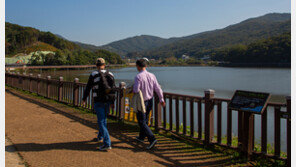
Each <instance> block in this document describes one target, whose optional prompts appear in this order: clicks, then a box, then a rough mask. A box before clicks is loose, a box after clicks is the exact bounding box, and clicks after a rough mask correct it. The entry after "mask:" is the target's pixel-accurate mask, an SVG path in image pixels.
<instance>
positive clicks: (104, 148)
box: [99, 145, 112, 151]
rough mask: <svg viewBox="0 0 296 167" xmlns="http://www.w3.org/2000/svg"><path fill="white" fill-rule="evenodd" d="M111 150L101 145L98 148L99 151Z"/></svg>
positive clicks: (109, 147)
mask: <svg viewBox="0 0 296 167" xmlns="http://www.w3.org/2000/svg"><path fill="white" fill-rule="evenodd" d="M111 149H112V147H111V146H106V145H103V146H101V147H100V148H99V150H100V151H105V150H111Z"/></svg>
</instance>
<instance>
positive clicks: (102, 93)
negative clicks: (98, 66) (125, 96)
mask: <svg viewBox="0 0 296 167" xmlns="http://www.w3.org/2000/svg"><path fill="white" fill-rule="evenodd" d="M99 77H100V81H99V83H98V86H99V88H98V92H97V95H98V100H99V101H102V102H111V101H114V100H115V92H114V90H113V89H114V88H115V82H114V77H113V76H112V75H111V74H110V73H109V71H108V70H106V72H105V73H103V72H101V71H99Z"/></svg>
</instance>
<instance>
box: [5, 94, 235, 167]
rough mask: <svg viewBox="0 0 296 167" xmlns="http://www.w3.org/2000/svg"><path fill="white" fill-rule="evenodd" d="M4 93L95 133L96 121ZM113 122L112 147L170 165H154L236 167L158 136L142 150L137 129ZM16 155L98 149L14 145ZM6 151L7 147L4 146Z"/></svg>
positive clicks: (221, 157)
mask: <svg viewBox="0 0 296 167" xmlns="http://www.w3.org/2000/svg"><path fill="white" fill-rule="evenodd" d="M6 92H7V93H10V94H12V95H14V96H17V97H19V98H21V99H24V100H26V101H28V102H30V103H34V104H36V105H38V106H40V107H44V108H46V109H48V110H51V111H53V112H55V113H58V114H61V115H64V116H65V117H67V118H70V119H72V120H73V121H77V122H80V123H81V124H83V125H85V126H88V127H90V128H93V129H97V123H96V121H95V120H87V119H85V118H83V116H81V115H83V114H77V113H74V112H73V113H68V112H65V111H63V110H61V109H58V108H57V107H53V106H51V105H47V104H44V103H42V102H39V101H38V100H35V99H33V98H29V97H27V96H25V95H20V94H17V93H14V92H13V91H11V90H8V89H6ZM118 125H119V123H116V122H112V123H108V129H109V133H110V135H111V136H112V137H114V138H116V139H118V140H119V142H112V147H113V148H117V149H126V150H130V151H133V152H148V153H150V154H152V155H155V156H157V157H160V158H162V159H164V160H166V161H167V162H169V163H164V162H161V161H158V160H155V162H157V163H159V164H161V165H164V166H223V165H226V164H227V165H231V164H232V163H236V162H237V161H236V159H234V158H232V157H230V156H227V155H223V154H222V153H214V152H211V151H210V150H206V149H204V148H202V147H201V148H194V147H192V146H188V145H186V144H184V143H182V142H179V141H177V140H173V139H171V138H168V137H164V136H161V135H160V136H158V137H157V138H158V139H159V143H158V144H157V146H156V147H155V148H154V149H153V150H145V146H147V143H146V144H144V143H139V142H137V141H135V136H137V135H138V132H137V128H131V126H130V125H126V124H122V123H121V124H120V126H118ZM120 143H127V144H128V145H130V146H132V147H124V146H120V145H119V144H120ZM14 146H15V147H16V148H17V150H18V151H44V150H52V149H69V150H80V151H97V150H96V147H97V146H98V145H97V143H96V142H92V141H79V142H67V143H51V144H38V143H23V144H16V145H14ZM6 147H7V148H6V149H8V147H9V146H6Z"/></svg>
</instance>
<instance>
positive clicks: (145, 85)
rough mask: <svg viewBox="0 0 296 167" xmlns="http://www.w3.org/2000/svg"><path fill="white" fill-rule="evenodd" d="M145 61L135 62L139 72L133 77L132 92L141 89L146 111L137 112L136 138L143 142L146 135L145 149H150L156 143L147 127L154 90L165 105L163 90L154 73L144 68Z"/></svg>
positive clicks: (145, 65)
mask: <svg viewBox="0 0 296 167" xmlns="http://www.w3.org/2000/svg"><path fill="white" fill-rule="evenodd" d="M147 63H148V62H147V60H145V59H140V60H137V62H136V65H137V70H138V71H139V73H138V74H137V76H136V77H135V83H134V87H133V92H134V93H138V92H139V91H140V90H141V92H142V94H143V98H144V103H145V107H146V113H143V112H141V111H138V112H137V119H138V124H139V126H140V134H139V136H138V137H136V139H137V140H138V141H140V142H144V139H145V138H146V137H147V138H148V141H149V142H150V145H149V146H148V147H147V149H151V148H153V147H154V146H155V144H156V143H157V140H156V138H155V136H154V135H153V133H152V131H151V129H150V128H149V127H148V118H149V114H150V112H151V109H152V106H153V100H152V99H153V94H154V92H156V94H157V95H158V97H159V99H160V100H159V101H160V104H161V105H162V106H165V102H164V99H163V92H162V90H161V88H160V85H159V84H158V82H157V79H156V77H155V75H154V74H152V73H150V72H148V71H147V70H146V67H147Z"/></svg>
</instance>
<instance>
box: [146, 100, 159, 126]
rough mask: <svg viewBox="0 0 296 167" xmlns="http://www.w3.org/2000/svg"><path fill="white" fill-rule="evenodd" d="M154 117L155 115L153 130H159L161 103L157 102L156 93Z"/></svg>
mask: <svg viewBox="0 0 296 167" xmlns="http://www.w3.org/2000/svg"><path fill="white" fill-rule="evenodd" d="M146 112H148V111H146ZM154 117H155V130H156V131H159V128H160V126H161V105H160V103H159V98H158V96H157V95H155V96H154Z"/></svg>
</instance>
